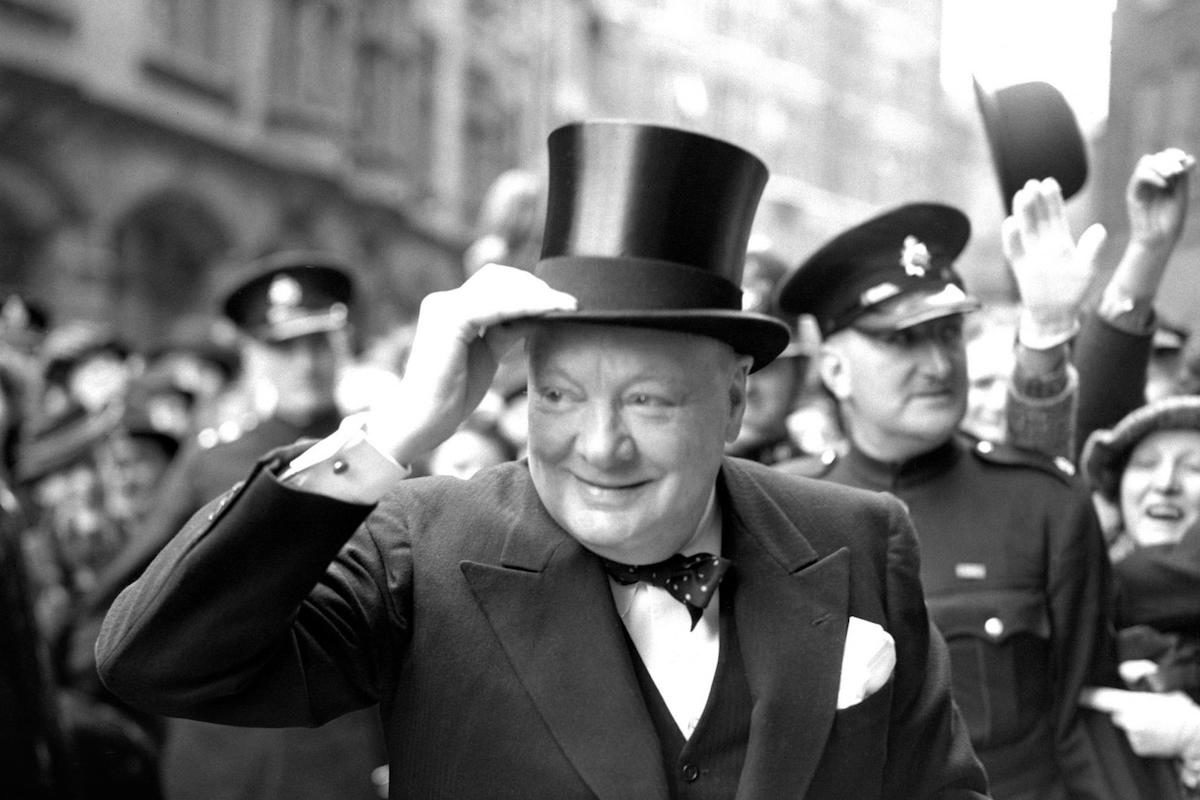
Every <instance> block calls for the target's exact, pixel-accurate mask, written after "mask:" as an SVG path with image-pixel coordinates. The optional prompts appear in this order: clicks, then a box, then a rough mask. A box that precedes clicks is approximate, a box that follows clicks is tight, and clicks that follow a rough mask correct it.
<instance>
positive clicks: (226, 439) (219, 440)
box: [196, 412, 260, 450]
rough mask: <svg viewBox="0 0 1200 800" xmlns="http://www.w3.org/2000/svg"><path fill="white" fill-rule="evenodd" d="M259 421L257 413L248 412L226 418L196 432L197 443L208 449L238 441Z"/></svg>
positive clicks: (255, 426) (256, 425)
mask: <svg viewBox="0 0 1200 800" xmlns="http://www.w3.org/2000/svg"><path fill="white" fill-rule="evenodd" d="M259 421H260V420H259V418H258V415H257V414H254V413H252V412H246V413H245V414H241V415H239V416H237V417H234V418H232V419H227V420H224V421H222V422H221V423H220V424H219V425H214V426H212V427H210V428H204V429H203V430H201V431H200V432H199V433H197V434H196V443H197V444H198V445H199V446H200V448H201V449H203V450H208V449H210V448H213V447H216V446H217V445H219V444H229V443H230V442H236V441H237V440H238V439H240V438H242V437H243V436H245V435H246V434H247V433H248V432H250V431H252V430H254V429H255V428H257V427H258V423H259Z"/></svg>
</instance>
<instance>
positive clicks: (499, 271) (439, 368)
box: [371, 264, 576, 463]
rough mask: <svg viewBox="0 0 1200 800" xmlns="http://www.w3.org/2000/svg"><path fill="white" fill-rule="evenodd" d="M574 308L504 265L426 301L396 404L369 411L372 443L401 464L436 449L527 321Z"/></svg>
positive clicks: (471, 404) (468, 410)
mask: <svg viewBox="0 0 1200 800" xmlns="http://www.w3.org/2000/svg"><path fill="white" fill-rule="evenodd" d="M575 306H576V302H575V298H573V297H571V296H570V295H568V294H565V293H563V292H559V291H557V290H555V289H552V288H550V286H549V285H547V284H546V283H545V282H544V281H542V280H541V279H540V278H538V277H536V276H535V275H533V274H532V273H530V272H527V271H526V270H522V269H516V268H514V267H507V266H503V265H501V264H487V265H485V266H484V267H483V268H481V269H480V270H479V271H477V272H476V273H475V274H474V275H472V276H471V277H470V278H469V279H467V281H466V282H465V283H463V284H462V285H461V286H459V287H458V288H456V289H451V290H448V291H442V292H433V293H431V294H429V295H428V296H426V298H425V299H424V300H423V301H422V303H421V310H420V314H419V315H418V317H417V325H416V331H415V333H414V335H413V342H412V347H411V350H410V352H409V357H408V363H407V365H406V366H405V370H404V376H403V380H402V381H401V385H400V387H399V391H398V399H397V400H396V401H395V402H394V403H391V404H389V407H388V408H380V409H374V410H373V414H375V415H378V417H379V419H378V420H377V422H375V423H374V424H373V425H372V437H371V438H372V443H373V444H374V445H375V446H376V447H379V448H380V449H381V450H382V451H383V452H385V453H387V454H388V455H390V456H392V457H393V458H395V459H396V460H397V461H398V462H400V463H411V462H412V461H413V460H415V459H416V458H418V457H420V456H422V455H424V454H426V453H428V452H429V451H431V450H432V449H433V448H435V447H437V446H438V445H439V444H441V443H442V442H443V441H445V440H446V439H447V438H448V437H449V436H450V434H452V433H454V431H455V430H456V429H457V428H458V426H459V425H460V424H462V422H463V421H464V420H465V419H466V418H467V417H468V416H470V414H471V413H472V412H473V411H474V410H475V407H476V406H477V405H479V402H480V401H481V400H482V399H483V396H484V394H485V393H486V392H487V389H488V387H489V386H490V385H491V383H492V380H493V378H494V377H495V374H496V367H497V364H498V363H499V362H500V359H502V358H503V357H504V354H505V353H506V352H507V351H508V350H509V349H511V348H512V347H513V346H514V345H515V344H516V343H517V342H518V341H520V340H521V339H522V338H524V336H525V335H526V334H527V333H528V327H529V326H528V324H526V323H527V321H530V320H532V319H534V318H536V317H538V316H540V315H542V314H545V313H547V312H550V311H570V310H573V309H574V308H575ZM391 406H395V407H391Z"/></svg>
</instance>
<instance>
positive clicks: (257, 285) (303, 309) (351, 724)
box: [89, 251, 385, 800]
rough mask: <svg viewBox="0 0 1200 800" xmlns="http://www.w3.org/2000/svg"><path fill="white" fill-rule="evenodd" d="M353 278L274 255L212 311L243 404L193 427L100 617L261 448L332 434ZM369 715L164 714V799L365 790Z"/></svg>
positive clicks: (307, 257) (98, 596) (117, 566)
mask: <svg viewBox="0 0 1200 800" xmlns="http://www.w3.org/2000/svg"><path fill="white" fill-rule="evenodd" d="M354 289H355V285H354V279H353V274H352V272H351V271H350V270H349V268H347V267H346V266H345V265H344V264H342V263H341V262H340V261H339V260H338V259H336V258H334V257H332V256H330V255H328V254H324V253H319V252H308V251H283V252H278V253H274V254H271V255H268V256H266V257H265V258H263V259H261V260H260V261H258V262H256V263H255V264H253V265H251V267H250V268H249V269H248V270H247V271H246V273H245V276H244V277H243V278H242V279H241V280H239V281H238V282H237V283H236V284H235V285H234V286H233V287H232V288H231V289H230V290H229V291H228V292H227V293H226V295H225V297H224V299H223V301H222V304H221V310H222V312H223V314H224V315H225V316H226V317H227V318H228V319H229V320H230V321H232V322H233V324H234V325H235V326H236V327H237V330H238V332H239V336H240V342H239V348H240V355H241V364H242V370H243V379H244V380H245V381H246V388H247V390H248V391H249V392H250V393H251V395H252V397H253V404H252V407H251V409H250V410H248V411H247V412H245V413H242V414H241V415H240V416H239V417H237V418H234V419H228V420H225V421H223V422H222V423H221V424H220V425H218V426H216V427H214V428H209V429H205V430H202V431H200V433H199V434H198V435H197V437H196V440H195V441H194V442H193V443H192V444H191V446H190V447H188V448H186V449H185V450H184V451H183V452H181V453H180V454H179V455H178V456H177V457H176V460H175V463H173V465H172V467H171V469H170V472H169V474H168V475H166V476H164V481H163V484H162V487H161V489H160V490H159V493H158V501H157V503H156V505H155V508H154V509H153V511H152V512H151V513H150V515H149V517H148V519H147V521H146V524H145V525H144V526H143V527H142V528H141V529H140V530H139V531H137V532H136V534H135V536H134V541H133V543H132V545H131V547H130V548H128V549H127V550H126V551H125V552H123V553H122V554H121V555H120V556H119V557H118V559H117V560H116V562H115V563H114V565H113V567H112V568H111V569H109V570H108V571H106V573H105V574H104V575H103V576H101V579H100V581H99V586H98V588H97V590H96V592H94V593H93V595H92V596H91V597H90V598H89V605H90V606H91V607H92V609H93V611H94V612H97V613H99V614H103V612H104V610H105V609H106V608H107V605H108V604H109V603H111V601H112V598H113V597H115V596H116V594H117V593H118V592H119V591H120V590H121V589H122V588H124V586H125V585H126V584H128V583H129V582H131V581H132V580H133V579H134V578H136V577H137V576H138V574H139V573H140V572H141V570H142V569H143V568H144V567H145V565H146V564H148V563H149V562H150V560H151V559H152V558H153V557H154V555H155V554H156V553H157V552H158V551H159V550H160V549H161V548H162V546H163V545H164V544H165V543H166V542H167V540H168V539H170V537H171V536H172V535H173V534H174V533H175V531H176V530H178V528H179V527H180V526H181V525H182V524H183V523H184V522H186V521H187V519H188V518H189V517H190V516H191V515H192V514H193V513H195V512H196V511H197V510H198V509H199V508H200V507H201V506H202V505H204V504H205V503H207V502H208V501H209V500H211V499H212V498H213V497H216V496H217V495H219V494H221V493H222V492H224V491H226V490H227V489H229V487H230V486H231V485H233V484H234V483H235V482H236V481H237V480H239V479H240V478H241V477H243V476H244V474H245V473H246V471H247V470H248V469H249V468H250V467H251V466H253V464H254V462H255V461H256V460H257V459H258V458H259V457H260V456H262V455H263V454H264V453H266V452H268V451H269V450H272V449H273V448H276V447H279V446H281V445H283V444H288V443H291V442H293V441H295V440H296V439H297V438H319V437H323V436H326V435H328V434H330V433H332V432H333V431H334V430H335V429H336V428H337V426H338V424H339V422H340V421H341V417H342V413H341V411H340V410H339V408H338V404H337V392H336V390H337V385H338V378H339V376H340V375H341V373H342V370H343V369H344V368H345V367H346V366H348V364H349V360H350V347H349V344H348V339H349V324H350V314H351V311H352V304H353V302H354ZM384 761H385V756H384V755H383V751H382V744H381V734H380V733H379V723H378V718H377V712H376V711H375V710H373V709H368V710H366V711H363V712H358V713H355V714H351V715H348V716H346V717H343V718H341V719H339V720H336V721H335V722H334V723H333V724H332V727H331V728H330V727H329V726H327V727H326V728H321V729H317V730H307V729H277V730H262V729H253V728H251V729H244V728H226V727H224V726H216V725H208V724H204V723H197V722H191V721H187V720H171V722H170V729H169V730H168V737H167V744H166V747H165V751H164V755H163V781H164V788H165V792H166V796H167V798H168V800H179V799H180V798H193V797H194V798H212V797H222V798H246V800H251V798H253V800H264V799H266V798H276V797H278V798H288V800H295V799H296V798H302V797H313V798H317V797H339V798H343V797H344V798H351V799H353V798H369V797H373V796H374V795H375V790H374V786H373V784H372V781H371V773H372V770H373V769H374V768H375V767H377V766H378V765H380V764H382V763H384Z"/></svg>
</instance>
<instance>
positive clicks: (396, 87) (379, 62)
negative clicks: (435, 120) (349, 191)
mask: <svg viewBox="0 0 1200 800" xmlns="http://www.w3.org/2000/svg"><path fill="white" fill-rule="evenodd" d="M360 20H361V24H360V26H359V30H360V31H361V37H360V39H359V49H358V69H357V71H356V76H357V77H356V80H357V92H356V95H355V97H356V103H355V138H356V143H357V149H358V155H359V157H360V159H362V160H363V161H364V162H366V163H368V164H373V165H380V166H387V165H391V166H397V165H403V166H407V167H409V168H410V169H413V170H416V169H418V168H419V165H422V164H425V163H427V162H428V160H429V151H428V143H429V138H430V137H429V135H428V133H427V129H428V125H429V119H430V115H429V112H430V109H429V108H428V107H426V106H425V101H427V100H428V98H427V96H426V95H425V93H424V89H423V87H424V86H425V85H426V84H427V83H429V82H431V80H432V75H431V74H429V72H428V70H429V69H430V66H431V65H427V64H426V63H425V59H426V55H427V54H426V48H427V47H428V40H427V39H426V38H424V37H423V36H421V34H420V33H419V32H418V31H417V30H416V29H415V23H414V21H413V19H412V14H411V10H410V9H409V8H408V6H407V4H405V3H396V2H389V1H388V0H368V2H366V3H364V5H363V6H362V16H361V18H360Z"/></svg>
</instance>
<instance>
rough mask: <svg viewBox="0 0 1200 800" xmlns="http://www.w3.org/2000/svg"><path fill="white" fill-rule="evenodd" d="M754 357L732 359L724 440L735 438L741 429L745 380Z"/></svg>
mask: <svg viewBox="0 0 1200 800" xmlns="http://www.w3.org/2000/svg"><path fill="white" fill-rule="evenodd" d="M753 364H754V359H753V358H751V357H750V356H738V357H737V360H736V361H734V363H733V366H732V368H731V370H730V375H729V420H728V421H727V422H726V424H725V441H726V442H727V443H728V442H732V441H734V440H735V439H737V437H738V434H739V433H740V432H741V430H742V416H743V415H745V413H746V381H747V380H748V379H749V376H750V367H751V366H752V365H753Z"/></svg>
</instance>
